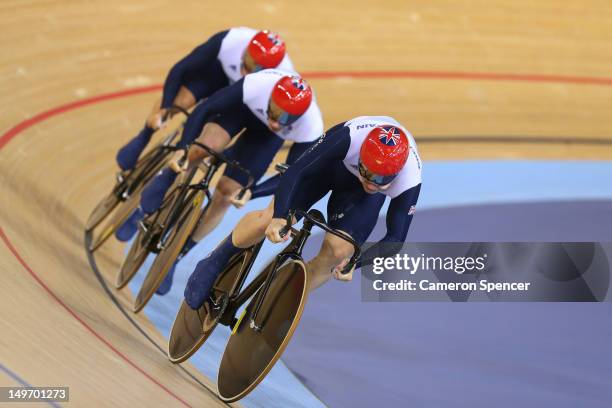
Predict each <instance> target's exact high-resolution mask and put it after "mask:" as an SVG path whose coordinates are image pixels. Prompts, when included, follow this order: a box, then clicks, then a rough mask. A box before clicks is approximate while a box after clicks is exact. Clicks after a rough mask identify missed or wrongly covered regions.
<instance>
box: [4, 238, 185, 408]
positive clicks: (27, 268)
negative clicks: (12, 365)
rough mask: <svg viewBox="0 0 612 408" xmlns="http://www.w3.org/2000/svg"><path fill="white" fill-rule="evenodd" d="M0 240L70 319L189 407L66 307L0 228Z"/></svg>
mask: <svg viewBox="0 0 612 408" xmlns="http://www.w3.org/2000/svg"><path fill="white" fill-rule="evenodd" d="M0 238H2V241H4V244H5V245H6V246H7V248H8V249H9V251H11V252H12V253H13V255H14V256H15V258H17V260H18V261H19V263H20V264H21V265H22V266H23V267H24V268H25V269H26V270H27V271H28V272H29V273H30V275H31V276H32V278H34V280H35V281H36V282H38V284H39V285H40V286H42V288H43V289H44V290H45V291H46V292H47V293H48V294H49V296H51V297H52V298H53V300H55V301H56V302H57V303H59V305H60V306H62V307H63V308H64V310H66V312H68V313H69V314H70V315H71V316H72V317H74V318H75V319H76V320H77V321H78V322H79V323H81V325H82V326H83V327H84V328H85V329H87V331H89V332H90V333H91V334H92V335H94V336H95V337H96V338H97V339H98V340H100V341H101V342H102V343H104V344H105V345H106V346H107V347H108V348H109V349H111V350H112V351H113V352H114V353H115V354H116V355H118V356H119V357H121V359H122V360H123V361H125V362H126V363H128V364H129V365H131V366H132V367H134V368H135V369H136V370H138V372H140V373H141V374H142V375H144V376H145V377H146V378H148V379H149V380H150V381H151V382H153V383H154V384H155V385H157V386H158V387H160V388H161V389H162V390H164V391H165V392H167V393H168V394H169V395H170V396H172V397H174V398H175V399H176V400H178V401H179V402H180V403H182V404H183V405H185V406H187V407H191V405H189V404H188V403H187V402H186V401H185V400H183V399H182V398H181V397H179V396H178V395H176V394H175V393H173V392H172V391H170V390H169V389H168V388H166V387H165V386H164V385H163V384H162V383H160V382H159V381H157V380H156V379H155V378H153V377H151V376H150V375H149V374H148V373H147V372H146V371H144V370H143V369H142V368H140V367H139V366H138V365H136V363H134V362H133V361H132V360H130V359H129V358H128V357H127V356H126V355H125V354H123V353H122V352H121V351H119V350H118V349H117V348H116V347H115V346H113V345H112V344H111V343H110V342H109V341H108V340H106V339H105V338H104V337H102V335H100V334H99V333H98V332H97V331H95V330H94V329H93V328H92V327H91V326H90V325H89V324H87V323H86V322H85V321H84V320H83V319H81V318H80V317H79V315H77V314H76V313H75V312H74V310H72V309H71V308H70V307H69V306H68V305H66V304H65V303H64V302H63V301H62V300H61V299H60V298H59V297H58V296H57V295H56V294H55V293H54V292H53V291H52V290H51V289H50V288H49V287H48V286H47V284H46V283H45V282H44V281H43V280H42V279H40V277H39V276H38V274H36V272H34V271H33V270H32V268H30V266H29V265H28V264H27V263H26V262H25V261H24V260H23V258H22V257H21V255H19V252H17V250H16V249H15V247H14V246H13V244H12V243H11V241H10V240H9V239H8V237H7V236H6V234H5V233H4V230H3V229H2V228H1V227H0Z"/></svg>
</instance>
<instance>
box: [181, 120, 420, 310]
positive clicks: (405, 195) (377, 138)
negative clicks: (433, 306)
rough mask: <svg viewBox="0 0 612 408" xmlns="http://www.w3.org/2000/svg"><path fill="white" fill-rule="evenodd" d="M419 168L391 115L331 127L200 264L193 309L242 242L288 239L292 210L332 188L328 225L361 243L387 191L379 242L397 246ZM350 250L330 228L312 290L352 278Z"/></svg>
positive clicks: (312, 267) (191, 291) (189, 289)
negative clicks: (263, 206)
mask: <svg viewBox="0 0 612 408" xmlns="http://www.w3.org/2000/svg"><path fill="white" fill-rule="evenodd" d="M421 167H422V164H421V160H420V158H419V154H418V151H417V146H416V143H415V141H414V138H413V137H412V135H410V133H409V132H408V131H407V130H406V129H405V128H404V127H402V125H400V124H399V123H398V122H397V121H396V120H395V119H393V118H391V117H388V116H361V117H357V118H354V119H352V120H349V121H348V122H343V123H340V124H338V125H336V126H334V127H332V128H331V129H329V130H328V131H327V132H326V133H325V134H324V135H323V136H321V138H320V139H319V140H318V141H317V142H316V143H315V145H314V146H313V147H312V149H309V150H308V151H307V152H306V153H305V154H304V155H303V156H302V157H300V158H299V159H298V160H297V161H296V162H295V163H294V164H293V165H291V166H290V167H289V169H288V170H287V171H286V173H285V174H283V175H282V177H280V179H279V185H278V188H277V189H276V192H275V194H274V199H273V200H272V202H271V203H270V205H269V206H268V208H266V209H264V210H261V211H254V212H251V213H249V214H247V215H245V216H244V217H243V218H242V219H241V220H240V222H239V223H238V225H237V226H236V228H235V229H234V231H233V232H232V233H231V234H230V235H229V236H228V237H227V238H226V239H225V240H223V241H222V242H221V243H220V244H219V245H218V246H217V248H216V249H215V250H214V251H212V252H211V253H210V254H209V255H208V256H207V257H206V258H205V259H203V260H201V261H200V262H199V263H198V264H197V266H196V268H195V270H194V271H193V273H192V274H191V276H190V277H189V280H188V282H187V286H186V288H185V293H184V294H185V300H186V302H187V304H188V305H189V306H190V307H191V308H193V309H197V308H199V307H201V306H202V305H203V304H204V302H205V300H206V299H208V296H209V292H210V289H211V287H212V284H213V283H214V281H215V279H216V278H217V276H218V274H219V273H220V272H221V271H222V270H223V268H224V266H225V265H226V263H227V262H228V260H229V259H230V258H231V257H232V256H233V255H234V254H236V253H238V252H240V250H241V249H242V248H248V247H250V246H252V245H254V244H256V243H257V242H259V241H260V240H261V239H262V238H264V237H267V238H268V239H269V240H270V241H272V242H274V243H277V242H282V241H285V240H287V239H288V238H289V237H288V235H287V236H284V237H281V235H280V231H281V229H282V228H283V227H284V226H286V224H287V219H286V217H287V215H288V212H289V210H290V209H301V210H308V209H309V208H310V207H311V206H312V205H313V204H314V203H316V202H317V201H318V200H320V199H321V198H322V197H323V196H325V195H326V194H327V193H328V192H329V191H331V196H330V198H329V202H328V204H327V219H328V223H329V225H330V226H331V227H332V228H335V229H339V230H341V231H343V232H344V233H346V234H348V235H350V236H351V237H352V238H353V239H354V240H355V241H357V243H359V244H362V243H363V242H365V240H366V239H367V238H368V236H369V235H370V233H371V232H372V230H373V229H374V226H375V224H376V221H377V220H378V214H379V212H380V209H381V208H382V206H383V204H384V202H385V198H386V197H390V198H391V202H390V205H389V209H388V212H387V216H386V220H387V234H386V235H385V237H384V238H383V239H382V240H381V241H379V243H378V244H384V243H396V244H395V245H391V246H392V247H394V248H397V243H401V242H404V240H405V239H406V235H407V233H408V229H409V227H410V223H411V221H412V218H413V214H414V212H415V209H416V203H417V200H418V197H419V192H420V190H421ZM378 244H377V245H375V247H376V246H378ZM377 250H378V248H374V249H372V251H373V252H374V251H377ZM395 250H396V249H394V251H395ZM352 252H353V247H352V246H351V244H349V243H347V242H346V241H344V240H342V239H340V238H338V237H336V236H334V235H331V234H326V236H325V238H324V241H323V245H322V247H321V250H320V252H319V254H318V255H317V256H316V257H315V258H313V259H312V260H311V261H309V262H308V266H307V270H308V273H309V274H310V276H309V282H310V287H309V289H310V290H312V289H315V288H317V287H318V286H320V285H321V284H323V283H324V282H326V281H327V280H328V279H329V278H330V277H331V276H333V277H335V278H336V279H339V280H350V279H351V278H352V274H353V271H351V272H350V273H348V274H346V275H342V274H340V270H341V269H342V268H343V267H344V266H345V265H346V263H347V262H348V258H349V257H350V256H351V255H352ZM330 271H331V273H330Z"/></svg>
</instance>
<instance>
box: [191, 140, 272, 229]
mask: <svg viewBox="0 0 612 408" xmlns="http://www.w3.org/2000/svg"><path fill="white" fill-rule="evenodd" d="M282 144H283V140H282V139H281V138H280V137H278V136H275V135H270V134H268V133H267V132H266V134H261V133H259V132H255V133H254V132H249V131H248V130H247V131H246V132H245V133H243V134H242V135H241V136H240V138H239V139H238V140H237V141H236V143H235V144H234V145H233V146H231V147H230V148H228V149H227V150H225V152H224V153H225V155H226V157H227V158H228V159H230V160H234V161H236V162H238V163H240V165H241V166H242V167H244V168H245V169H247V170H248V171H249V172H250V173H251V176H252V177H253V179H254V180H255V181H257V180H259V179H260V178H261V177H262V176H263V175H264V173H265V172H266V170H267V168H268V166H269V165H270V163H271V162H272V160H273V159H274V156H275V155H276V152H278V150H279V149H280V147H281V146H282ZM247 182H248V177H247V176H246V175H245V174H244V173H242V172H241V171H240V170H238V169H235V168H232V167H230V166H227V167H226V169H225V172H224V175H223V177H222V178H221V180H219V184H217V188H216V189H215V192H214V194H213V197H212V200H211V203H210V207H209V208H208V210H207V211H206V214H205V215H204V218H203V220H202V222H201V223H200V225H199V227H198V229H197V230H196V231H195V233H194V239H195V240H196V241H199V240H201V239H202V238H204V237H205V236H206V235H207V234H208V233H209V232H210V231H212V230H213V229H214V228H215V227H217V225H219V223H220V222H221V220H222V219H223V216H224V215H225V213H226V211H227V209H228V208H229V206H230V205H231V199H232V197H234V196H235V195H236V193H237V192H238V191H239V190H240V189H241V188H242V187H243V186H245V185H246V184H247Z"/></svg>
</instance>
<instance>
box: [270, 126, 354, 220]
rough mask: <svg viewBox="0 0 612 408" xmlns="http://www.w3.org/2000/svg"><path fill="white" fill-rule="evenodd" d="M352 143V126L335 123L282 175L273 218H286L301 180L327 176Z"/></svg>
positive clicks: (275, 197) (275, 196) (344, 155)
mask: <svg viewBox="0 0 612 408" xmlns="http://www.w3.org/2000/svg"><path fill="white" fill-rule="evenodd" d="M350 145H351V137H350V135H349V128H347V127H345V126H344V125H343V124H342V126H335V127H334V128H332V129H330V130H328V131H327V132H326V133H325V134H324V135H323V136H322V138H320V139H319V140H317V141H316V142H315V143H314V144H313V145H312V146H311V148H309V149H308V150H306V152H305V153H304V154H303V155H302V156H301V157H300V158H299V159H298V160H296V162H295V163H293V164H292V165H291V166H290V167H289V169H288V170H287V171H286V172H285V174H283V176H282V177H281V178H280V182H279V184H278V189H277V190H276V193H275V194H274V218H285V217H287V214H288V212H289V210H290V209H291V204H292V202H293V198H294V196H295V194H296V193H297V191H298V189H299V188H300V184H301V182H302V180H304V179H305V178H308V177H313V176H315V175H317V174H319V175H325V173H326V172H329V168H330V167H331V166H333V165H334V164H335V163H337V162H338V161H341V160H344V158H345V157H346V154H347V152H348V149H349V147H350Z"/></svg>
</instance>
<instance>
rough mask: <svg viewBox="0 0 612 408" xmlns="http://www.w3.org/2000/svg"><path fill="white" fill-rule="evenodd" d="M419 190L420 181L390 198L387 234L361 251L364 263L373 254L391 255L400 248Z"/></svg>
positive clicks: (408, 226) (404, 238)
mask: <svg viewBox="0 0 612 408" xmlns="http://www.w3.org/2000/svg"><path fill="white" fill-rule="evenodd" d="M420 191H421V183H419V184H417V185H416V186H414V187H412V188H410V189H408V190H406V191H404V192H403V193H402V194H400V195H399V196H397V197H395V198H394V199H393V200H391V204H390V205H389V210H388V211H387V220H386V221H387V234H386V235H385V236H384V237H383V239H381V240H380V241H378V242H377V243H376V244H375V245H373V246H371V247H370V248H368V249H367V250H366V251H365V252H364V253H363V255H362V260H363V262H364V263H365V264H369V263H370V262H368V260H369V259H371V258H373V257H375V256H376V257H378V256H383V257H389V256H393V255H395V254H396V253H398V252H399V251H400V250H401V249H402V245H403V243H404V241H405V240H406V236H407V235H408V229H409V228H410V223H411V222H412V217H413V214H414V209H415V208H416V203H417V200H418V199H419V193H420Z"/></svg>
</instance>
